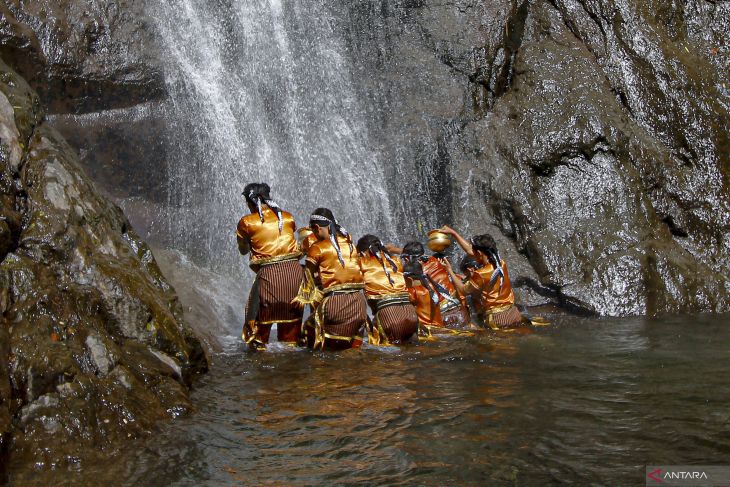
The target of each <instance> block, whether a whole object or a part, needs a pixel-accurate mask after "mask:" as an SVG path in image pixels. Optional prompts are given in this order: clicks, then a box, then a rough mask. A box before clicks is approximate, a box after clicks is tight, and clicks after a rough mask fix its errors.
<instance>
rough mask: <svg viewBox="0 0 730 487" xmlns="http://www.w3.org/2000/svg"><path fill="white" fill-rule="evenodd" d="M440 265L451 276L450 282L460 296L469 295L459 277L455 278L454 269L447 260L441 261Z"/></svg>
mask: <svg viewBox="0 0 730 487" xmlns="http://www.w3.org/2000/svg"><path fill="white" fill-rule="evenodd" d="M441 263H442V264H443V265H444V267H445V268H446V270H447V271H448V273H449V275H450V276H451V282H453V283H454V286H455V287H456V290H457V291H459V293H461V295H462V296H467V295H468V294H469V291H468V290H467V289H466V286H465V285H464V281H462V280H461V279H459V276H457V275H456V273H455V272H454V269H453V268H452V267H451V262H449V259H441Z"/></svg>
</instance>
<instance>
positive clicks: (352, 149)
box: [150, 0, 390, 276]
mask: <svg viewBox="0 0 730 487" xmlns="http://www.w3.org/2000/svg"><path fill="white" fill-rule="evenodd" d="M150 8H151V9H152V11H151V12H150V14H151V15H150V16H151V17H152V18H153V19H155V22H156V26H157V29H158V30H159V31H160V33H161V37H162V38H163V40H164V48H165V49H166V51H167V65H166V71H167V84H168V89H169V92H170V98H171V104H170V108H169V113H168V115H167V118H168V120H169V124H168V127H169V134H168V137H169V139H168V143H169V145H170V148H169V150H168V152H169V154H170V157H169V161H168V164H169V185H170V188H169V194H170V201H169V208H170V210H169V211H170V214H169V215H168V216H167V218H168V220H169V224H170V228H169V232H170V235H171V236H172V238H173V242H172V245H173V246H175V247H177V248H179V249H181V250H183V251H185V252H186V253H188V254H190V255H192V256H194V257H195V259H196V261H198V262H202V263H203V264H204V265H206V266H211V267H213V268H215V269H216V270H218V271H221V270H223V271H224V272H225V273H228V274H233V275H234V276H240V275H242V272H241V270H242V269H244V265H243V261H242V259H241V257H240V256H239V255H238V253H237V251H236V246H235V238H234V231H235V225H236V223H237V221H238V219H239V218H240V216H241V215H242V214H243V213H244V212H247V210H246V207H245V204H244V200H243V198H242V197H241V196H240V193H241V190H242V189H243V186H244V185H245V184H246V183H248V182H255V181H266V182H268V183H269V184H270V185H271V187H272V194H273V196H274V197H275V199H276V200H277V201H278V202H279V204H280V205H281V206H282V207H283V208H285V209H288V210H289V211H292V212H293V213H294V214H295V216H296V217H297V220H298V221H299V222H300V223H305V222H306V218H307V216H308V214H309V212H310V211H311V210H312V209H314V208H316V207H318V206H327V207H331V208H332V209H333V211H334V212H335V214H336V215H337V216H338V218H339V219H340V220H341V223H343V224H344V225H345V226H346V227H352V228H351V230H353V231H354V233H355V234H356V235H357V234H361V233H363V232H364V231H366V230H367V231H382V230H385V229H387V228H389V227H390V225H388V224H387V222H388V220H389V213H390V211H389V203H388V197H387V194H386V193H385V187H386V186H385V184H384V175H383V171H382V164H381V163H380V161H379V159H380V156H379V154H378V153H377V151H375V150H373V149H371V144H370V143H369V141H368V132H367V128H366V124H365V122H364V120H363V115H362V108H361V106H360V105H359V103H358V100H357V97H356V95H355V90H354V89H353V86H352V81H351V79H350V70H349V69H348V66H347V58H346V57H345V56H343V55H342V52H343V49H344V48H343V46H342V41H341V39H338V37H337V35H336V31H335V29H334V28H333V27H332V23H333V22H334V21H333V19H332V18H331V17H330V16H329V15H328V12H327V10H326V8H325V7H324V6H322V5H321V4H320V3H319V2H286V1H281V0H255V1H245V2H244V1H215V2H210V1H207V0H164V1H159V2H157V3H156V4H155V5H152V6H151V7H150Z"/></svg>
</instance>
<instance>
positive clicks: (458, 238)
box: [439, 225, 474, 257]
mask: <svg viewBox="0 0 730 487" xmlns="http://www.w3.org/2000/svg"><path fill="white" fill-rule="evenodd" d="M439 231H440V232H441V233H445V234H447V235H451V236H452V237H454V240H456V243H458V244H459V247H461V248H462V249H464V252H466V253H467V255H469V256H471V257H474V249H473V248H472V246H471V244H470V243H469V241H468V240H466V239H465V238H464V237H462V236H461V235H459V233H458V232H457V231H456V230H454V229H453V228H451V227H450V226H448V225H444V226H443V227H441V228H439Z"/></svg>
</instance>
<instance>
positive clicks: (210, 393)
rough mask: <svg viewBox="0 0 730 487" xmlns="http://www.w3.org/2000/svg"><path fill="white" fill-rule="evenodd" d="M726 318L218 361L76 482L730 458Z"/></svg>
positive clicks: (573, 467)
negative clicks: (183, 405)
mask: <svg viewBox="0 0 730 487" xmlns="http://www.w3.org/2000/svg"><path fill="white" fill-rule="evenodd" d="M727 324H728V320H727V317H715V318H692V319H689V318H674V319H669V320H644V319H629V320H582V319H581V320H578V319H567V318H566V319H564V320H563V322H562V323H561V324H560V325H558V326H553V327H550V328H546V329H540V330H539V331H537V332H536V333H534V334H532V335H527V336H517V335H507V336H494V335H485V336H478V337H473V338H466V339H465V338H458V337H457V338H450V339H444V340H441V341H439V342H435V343H428V344H422V345H415V346H410V347H406V348H404V349H391V350H385V351H383V350H378V349H373V348H367V347H366V348H363V349H361V350H355V351H347V352H342V353H337V354H333V353H315V354H312V353H310V352H306V351H295V350H290V349H285V348H284V347H280V348H281V349H280V350H278V351H276V352H274V353H265V354H255V355H250V354H238V353H236V354H231V355H221V356H218V357H217V363H216V364H215V367H214V369H213V371H212V372H211V373H210V374H209V375H208V376H207V377H206V378H205V379H203V381H202V382H201V383H200V384H199V385H198V387H197V389H196V391H195V392H194V401H195V403H196V404H197V407H198V408H199V412H198V413H197V414H195V415H193V416H190V417H188V418H184V419H182V420H179V421H177V422H175V423H172V424H169V425H166V426H165V427H164V428H163V430H162V431H161V432H159V434H158V435H156V436H155V437H154V438H152V439H151V440H150V441H148V442H147V443H146V444H144V445H140V447H139V448H137V449H130V450H129V451H126V452H120V454H119V455H118V456H116V457H115V458H114V459H111V460H110V461H109V462H106V463H105V462H101V463H98V464H94V465H88V464H86V465H82V469H81V472H77V473H76V474H74V475H75V476H74V477H70V478H72V479H73V480H74V481H76V482H79V481H84V480H86V479H90V478H93V479H95V480H98V479H99V478H107V479H113V480H114V481H113V482H112V483H115V484H118V483H120V482H122V483H124V484H128V485H132V484H134V485H160V484H165V485H169V484H173V485H261V484H263V485H270V484H273V485H284V484H285V485H313V484H323V483H324V484H331V483H337V484H353V483H355V484H356V483H362V484H368V485H370V484H387V485H413V484H417V485H444V484H458V485H484V484H489V485H515V484H517V485H542V484H547V483H556V482H571V483H591V484H609V485H618V484H624V485H625V484H640V483H641V482H643V480H642V478H643V468H644V465H646V464H662V463H679V464H682V463H688V464H692V463H694V464H722V463H727V461H728V458H730V435H728V433H730V431H729V430H730V412H729V411H728V409H727V407H726V404H725V401H726V398H727V397H728V395H729V394H730V385H729V384H728V382H727V380H726V378H727V376H728V373H729V372H730V347H729V346H728V345H727V344H728V343H730V341H729V340H728V338H730V331H729V330H728V327H727ZM64 475H68V473H64ZM36 478H37V479H42V478H43V475H40V474H39V476H37V477H36ZM122 479H123V480H122ZM45 480H48V479H45ZM39 481H40V480H39Z"/></svg>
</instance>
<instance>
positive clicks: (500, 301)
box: [441, 226, 525, 329]
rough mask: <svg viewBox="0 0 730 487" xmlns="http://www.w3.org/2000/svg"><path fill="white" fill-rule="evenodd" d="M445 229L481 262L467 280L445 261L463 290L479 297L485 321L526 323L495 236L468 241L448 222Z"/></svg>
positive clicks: (502, 325)
mask: <svg viewBox="0 0 730 487" xmlns="http://www.w3.org/2000/svg"><path fill="white" fill-rule="evenodd" d="M441 231H442V232H443V233H446V234H449V235H452V236H453V237H454V239H455V240H456V242H457V243H458V244H459V246H461V248H462V249H464V252H466V253H467V254H468V255H470V256H472V257H474V259H475V260H476V261H477V262H478V263H479V264H480V265H481V267H480V268H479V269H477V270H476V271H473V272H472V273H471V275H470V278H469V280H468V281H467V282H466V284H464V283H463V282H462V281H461V280H460V279H458V278H457V277H456V274H455V273H454V270H453V269H452V268H451V265H450V264H449V263H448V262H446V264H445V265H446V269H447V270H448V272H449V274H450V275H451V276H452V278H453V279H454V282H455V283H456V286H457V288H459V290H460V291H461V292H462V293H463V294H468V295H472V296H475V297H476V298H477V300H478V308H479V311H480V314H481V318H482V320H483V321H484V323H485V324H486V325H487V326H489V327H490V328H492V329H499V328H513V327H517V326H520V325H522V324H525V321H524V320H523V318H522V314H521V313H520V311H519V309H517V307H516V306H515V294H514V292H513V291H512V284H511V283H510V279H509V272H508V270H507V264H506V263H505V261H504V260H502V259H501V258H500V256H499V252H498V250H497V244H496V243H495V241H494V239H493V238H492V237H491V236H490V235H487V234H483V235H477V236H476V237H474V238H472V239H471V240H470V241H467V240H466V239H464V238H463V237H462V236H461V235H459V234H458V233H457V232H456V231H455V230H454V229H452V228H451V227H448V226H444V227H442V228H441Z"/></svg>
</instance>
